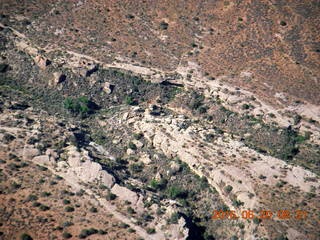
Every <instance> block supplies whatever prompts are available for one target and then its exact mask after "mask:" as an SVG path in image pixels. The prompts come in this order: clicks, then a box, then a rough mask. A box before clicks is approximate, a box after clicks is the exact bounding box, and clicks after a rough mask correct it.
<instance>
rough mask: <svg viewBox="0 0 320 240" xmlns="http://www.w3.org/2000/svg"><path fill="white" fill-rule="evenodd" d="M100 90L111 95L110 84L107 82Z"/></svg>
mask: <svg viewBox="0 0 320 240" xmlns="http://www.w3.org/2000/svg"><path fill="white" fill-rule="evenodd" d="M102 89H103V91H104V92H105V93H106V94H111V93H112V85H111V84H110V83H108V82H105V83H104V84H103V86H102Z"/></svg>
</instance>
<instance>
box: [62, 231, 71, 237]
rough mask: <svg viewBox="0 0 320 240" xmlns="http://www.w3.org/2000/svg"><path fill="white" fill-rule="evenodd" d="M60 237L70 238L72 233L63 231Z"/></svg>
mask: <svg viewBox="0 0 320 240" xmlns="http://www.w3.org/2000/svg"><path fill="white" fill-rule="evenodd" d="M62 237H63V238H65V239H68V238H72V234H71V233H68V232H64V233H63V234H62Z"/></svg>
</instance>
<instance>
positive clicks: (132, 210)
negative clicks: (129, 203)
mask: <svg viewBox="0 0 320 240" xmlns="http://www.w3.org/2000/svg"><path fill="white" fill-rule="evenodd" d="M127 212H128V213H129V214H134V213H135V211H134V209H133V208H132V207H127Z"/></svg>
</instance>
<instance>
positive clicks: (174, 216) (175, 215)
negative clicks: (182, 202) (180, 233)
mask: <svg viewBox="0 0 320 240" xmlns="http://www.w3.org/2000/svg"><path fill="white" fill-rule="evenodd" d="M178 220H179V214H178V213H176V212H175V213H173V214H171V217H170V219H169V221H168V222H169V223H172V224H176V223H178Z"/></svg>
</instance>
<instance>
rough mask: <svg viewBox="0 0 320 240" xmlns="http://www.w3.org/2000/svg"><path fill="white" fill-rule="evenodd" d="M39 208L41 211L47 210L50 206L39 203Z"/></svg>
mask: <svg viewBox="0 0 320 240" xmlns="http://www.w3.org/2000/svg"><path fill="white" fill-rule="evenodd" d="M39 209H40V210H41V211H47V210H49V209H50V207H49V206H46V205H43V204H41V205H40V207H39Z"/></svg>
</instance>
